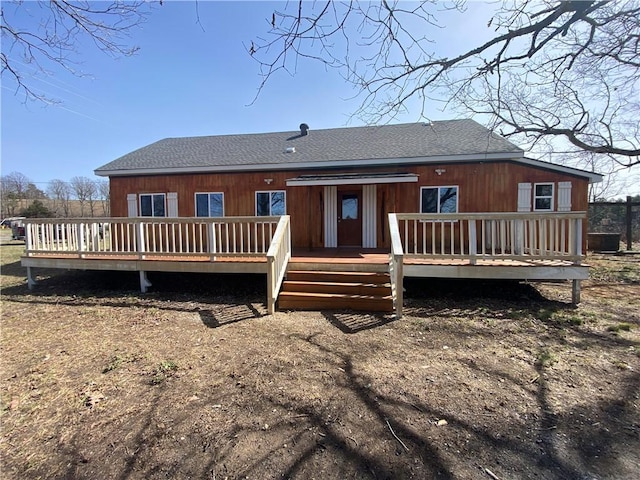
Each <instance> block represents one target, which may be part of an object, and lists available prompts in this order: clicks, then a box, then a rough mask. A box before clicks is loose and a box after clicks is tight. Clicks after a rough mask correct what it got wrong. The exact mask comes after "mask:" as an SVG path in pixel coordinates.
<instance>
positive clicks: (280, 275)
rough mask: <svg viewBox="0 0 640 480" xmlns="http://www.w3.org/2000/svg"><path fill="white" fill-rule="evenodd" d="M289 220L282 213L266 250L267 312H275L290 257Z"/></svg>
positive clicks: (287, 216)
mask: <svg viewBox="0 0 640 480" xmlns="http://www.w3.org/2000/svg"><path fill="white" fill-rule="evenodd" d="M290 225H291V222H290V217H289V215H282V216H281V217H280V220H279V221H278V226H277V227H276V231H275V233H274V234H273V239H272V240H271V245H270V246H269V250H268V251H267V312H268V313H269V315H271V314H272V313H274V312H275V309H276V300H278V294H279V293H280V287H281V286H282V281H283V280H284V276H285V274H286V272H287V265H288V264H289V260H290V259H291V226H290Z"/></svg>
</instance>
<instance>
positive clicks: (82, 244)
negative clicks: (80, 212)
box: [78, 222, 86, 258]
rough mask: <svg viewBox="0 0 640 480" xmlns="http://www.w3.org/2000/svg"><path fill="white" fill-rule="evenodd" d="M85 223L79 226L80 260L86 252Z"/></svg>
mask: <svg viewBox="0 0 640 480" xmlns="http://www.w3.org/2000/svg"><path fill="white" fill-rule="evenodd" d="M84 233H85V232H84V223H82V222H80V223H79V224H78V256H79V257H80V258H83V257H84V251H85V247H86V244H85V239H84Z"/></svg>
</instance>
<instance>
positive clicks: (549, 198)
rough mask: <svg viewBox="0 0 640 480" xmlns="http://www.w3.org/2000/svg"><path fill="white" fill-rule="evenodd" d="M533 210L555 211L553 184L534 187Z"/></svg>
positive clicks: (538, 184) (539, 184)
mask: <svg viewBox="0 0 640 480" xmlns="http://www.w3.org/2000/svg"><path fill="white" fill-rule="evenodd" d="M533 210H534V211H541V210H542V211H545V210H546V211H551V210H553V183H536V184H534V186H533Z"/></svg>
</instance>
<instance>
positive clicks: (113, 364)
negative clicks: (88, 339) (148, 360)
mask: <svg viewBox="0 0 640 480" xmlns="http://www.w3.org/2000/svg"><path fill="white" fill-rule="evenodd" d="M136 360H138V357H137V356H136V355H133V354H126V355H114V356H113V357H111V360H110V361H109V363H108V364H107V365H106V366H105V367H104V368H103V369H102V373H109V372H111V371H113V370H116V369H117V368H118V367H120V365H122V364H123V363H133V362H135V361H136Z"/></svg>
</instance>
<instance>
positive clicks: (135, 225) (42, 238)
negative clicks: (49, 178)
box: [25, 215, 291, 314]
mask: <svg viewBox="0 0 640 480" xmlns="http://www.w3.org/2000/svg"><path fill="white" fill-rule="evenodd" d="M25 230H26V231H25V233H26V238H25V242H26V248H25V255H26V256H27V257H34V256H42V255H47V254H49V255H63V256H65V257H68V256H71V257H72V258H80V259H83V258H100V257H110V258H113V257H114V256H118V255H120V256H122V255H126V256H127V257H130V258H134V259H139V260H145V259H162V260H173V261H175V260H180V259H181V257H182V259H185V260H186V257H190V258H193V257H204V258H207V259H209V260H210V261H211V262H215V261H224V259H225V258H230V257H262V258H264V259H265V262H266V264H267V269H266V272H267V284H268V292H267V310H268V312H269V313H270V314H271V313H273V312H274V310H275V303H276V300H277V298H278V293H279V291H280V286H281V284H282V280H283V278H284V275H285V272H286V270H287V264H288V262H289V259H290V258H291V228H290V221H289V216H288V215H283V216H278V217H220V218H92V219H86V218H83V219H29V220H26V221H25ZM262 271H264V270H262ZM28 277H29V284H30V285H32V284H33V283H34V282H33V281H32V278H31V272H30V271H29V269H28ZM140 285H141V289H142V291H143V292H144V291H146V287H147V286H148V285H149V283H148V280H147V279H146V272H144V271H141V272H140Z"/></svg>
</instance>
